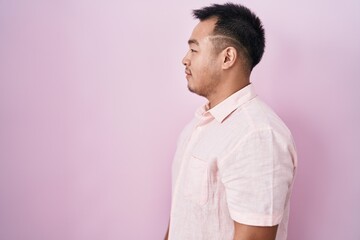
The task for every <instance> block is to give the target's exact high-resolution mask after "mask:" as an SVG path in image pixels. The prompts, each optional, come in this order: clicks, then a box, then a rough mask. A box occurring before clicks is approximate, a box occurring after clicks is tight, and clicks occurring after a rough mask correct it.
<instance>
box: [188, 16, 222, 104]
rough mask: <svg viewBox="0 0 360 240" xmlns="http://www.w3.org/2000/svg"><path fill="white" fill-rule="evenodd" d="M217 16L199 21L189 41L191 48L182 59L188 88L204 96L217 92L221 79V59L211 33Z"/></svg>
mask: <svg viewBox="0 0 360 240" xmlns="http://www.w3.org/2000/svg"><path fill="white" fill-rule="evenodd" d="M215 23H216V19H215V18H211V19H208V20H204V21H201V22H199V23H198V24H197V25H196V26H195V28H194V30H193V32H192V34H191V36H190V39H189V41H188V44H189V50H188V52H187V53H186V55H185V57H184V58H183V60H182V63H183V64H184V65H185V73H186V79H187V81H188V88H189V90H190V91H191V92H193V93H196V94H198V95H200V96H203V97H208V96H209V95H211V94H213V93H214V92H216V88H217V86H218V84H219V80H220V70H221V67H220V66H221V64H220V63H221V60H220V58H219V55H218V54H216V53H215V50H214V46H213V43H212V41H211V38H210V37H211V35H212V33H213V30H214V26H215Z"/></svg>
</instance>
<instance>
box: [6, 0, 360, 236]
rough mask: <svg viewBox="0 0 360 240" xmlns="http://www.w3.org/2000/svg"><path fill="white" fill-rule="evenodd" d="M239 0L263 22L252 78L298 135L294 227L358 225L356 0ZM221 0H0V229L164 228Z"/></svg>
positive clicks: (121, 231) (314, 232)
mask: <svg viewBox="0 0 360 240" xmlns="http://www.w3.org/2000/svg"><path fill="white" fill-rule="evenodd" d="M217 2H218V3H223V2H224V1H217ZM239 2H241V3H243V4H245V5H246V6H248V7H249V8H251V9H252V10H253V11H254V12H255V13H256V14H257V15H258V16H259V17H260V18H261V19H262V21H263V24H264V27H265V29H266V37H267V47H266V51H265V55H264V57H263V60H262V62H261V63H260V64H259V65H258V66H257V67H256V68H255V69H254V71H253V74H252V78H251V79H252V82H253V84H254V85H255V88H256V91H257V93H258V95H260V96H261V97H262V99H263V100H264V101H266V102H267V103H268V104H269V105H270V106H271V107H273V108H274V109H275V111H276V112H277V113H278V114H279V115H280V116H281V117H282V119H283V120H284V121H285V122H286V123H287V125H288V126H289V128H290V129H291V131H292V132H293V135H294V138H295V141H296V144H297V149H298V154H299V168H298V172H297V176H296V183H295V186H294V192H293V196H292V201H291V206H292V209H291V218H290V224H289V240H339V239H346V240H359V239H360V204H359V203H360V174H359V171H360V161H359V160H360V154H359V148H360V145H359V143H360V139H359V134H360V131H359V129H360V127H359V124H360V107H359V102H360V101H359V100H360V96H359V90H360V84H359V81H360V65H359V63H360V44H359V43H360V27H359V24H360V14H359V11H360V1H357V0H344V1H325V0H315V1H313V0H304V1H296V2H295V1H285V0H273V1H250V0H248V1H239ZM210 3H212V2H211V1H191V0H182V1H165V0H152V1H136V0H135V1H123V0H117V1H115V0H62V1H55V0H31V1H30V0H28V1H26V0H0V239H1V240H119V239H121V240H138V239H149V240H158V239H162V238H163V236H164V233H165V230H166V228H167V223H168V218H169V212H170V204H171V196H170V192H171V185H170V184H171V183H170V179H171V178H170V177H171V173H170V169H171V162H172V157H173V154H174V151H175V147H176V140H177V137H178V135H179V133H180V131H181V129H182V127H183V126H184V125H185V124H186V123H187V122H188V121H189V120H190V119H191V118H192V116H193V114H194V111H195V109H196V108H197V107H198V106H200V105H202V104H204V103H206V101H205V99H203V98H201V97H198V96H196V95H194V94H191V93H189V92H188V90H187V86H186V80H185V74H184V67H183V66H182V64H181V59H182V57H183V56H184V54H185V53H186V51H187V40H188V37H189V36H190V34H191V31H192V28H193V27H194V26H195V25H196V23H197V21H195V20H194V19H192V16H191V10H192V9H194V8H199V7H202V6H205V5H208V4H210Z"/></svg>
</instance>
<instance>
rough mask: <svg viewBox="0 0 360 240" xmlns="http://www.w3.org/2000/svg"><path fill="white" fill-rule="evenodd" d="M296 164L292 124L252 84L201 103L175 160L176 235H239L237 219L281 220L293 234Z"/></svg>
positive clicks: (280, 237) (206, 238)
mask: <svg viewBox="0 0 360 240" xmlns="http://www.w3.org/2000/svg"><path fill="white" fill-rule="evenodd" d="M296 165H297V160H296V151H295V146H294V142H293V138H292V136H291V133H290V131H289V129H288V128H287V127H286V126H285V124H284V123H283V122H282V121H281V119H280V118H279V117H278V116H277V115H276V114H275V113H274V112H273V111H272V110H271V109H270V108H269V107H268V106H267V105H266V104H264V103H263V102H262V101H261V100H260V99H259V97H258V96H257V95H256V94H255V92H254V89H253V86H252V85H251V84H250V85H248V86H246V87H244V88H242V89H241V90H239V91H238V92H236V93H234V94H232V95H231V96H229V97H228V98H227V99H225V100H224V101H222V102H221V103H219V104H217V105H216V106H215V107H213V108H211V109H208V104H207V105H205V106H203V107H201V108H199V109H198V110H197V111H196V114H195V118H194V119H193V120H192V121H191V122H190V123H189V124H188V125H187V126H186V127H185V129H184V130H183V132H182V133H181V135H180V138H179V140H178V146H177V150H176V153H175V157H174V161H173V165H172V205H171V215H170V227H169V240H232V239H233V236H234V221H236V222H238V223H241V224H245V225H252V226H274V225H279V227H278V231H277V236H276V240H285V239H286V236H287V225H288V219H289V199H290V194H291V189H292V185H293V180H294V175H295V169H296Z"/></svg>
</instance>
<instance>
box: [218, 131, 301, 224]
mask: <svg viewBox="0 0 360 240" xmlns="http://www.w3.org/2000/svg"><path fill="white" fill-rule="evenodd" d="M295 158H296V153H295V148H294V146H293V142H292V138H291V136H286V135H282V134H280V133H277V132H275V131H274V130H272V129H262V130H256V131H253V132H252V133H250V134H248V135H247V136H246V137H244V138H243V139H242V140H241V141H240V142H239V143H238V144H237V146H236V147H235V148H234V150H233V151H231V152H230V153H229V154H228V155H227V156H226V157H225V158H224V159H222V160H221V161H219V173H220V178H221V181H222V183H223V184H224V187H225V192H226V200H227V204H228V208H229V213H230V216H231V218H232V219H233V220H234V221H236V222H239V223H242V224H246V225H253V226H274V225H277V224H279V223H280V222H281V220H282V217H283V214H284V211H285V207H286V204H287V202H288V200H289V197H290V192H291V187H292V183H293V178H294V173H295V161H296V160H295Z"/></svg>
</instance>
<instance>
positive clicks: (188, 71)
mask: <svg viewBox="0 0 360 240" xmlns="http://www.w3.org/2000/svg"><path fill="white" fill-rule="evenodd" d="M185 74H186V77H189V76H191V72H190V70H189V69H185Z"/></svg>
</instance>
